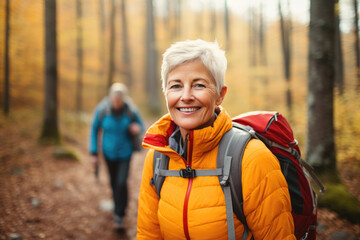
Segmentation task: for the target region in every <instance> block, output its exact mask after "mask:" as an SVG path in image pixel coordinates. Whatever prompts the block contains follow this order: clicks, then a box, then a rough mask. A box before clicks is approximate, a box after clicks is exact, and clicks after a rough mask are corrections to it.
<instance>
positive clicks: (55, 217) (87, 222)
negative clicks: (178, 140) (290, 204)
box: [0, 120, 360, 240]
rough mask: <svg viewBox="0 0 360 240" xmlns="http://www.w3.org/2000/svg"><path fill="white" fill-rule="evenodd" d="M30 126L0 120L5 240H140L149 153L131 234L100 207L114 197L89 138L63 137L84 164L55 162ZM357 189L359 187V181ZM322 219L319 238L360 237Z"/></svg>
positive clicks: (359, 231)
mask: <svg viewBox="0 0 360 240" xmlns="http://www.w3.org/2000/svg"><path fill="white" fill-rule="evenodd" d="M27 124H28V125H27V126H24V125H21V124H20V125H19V124H18V122H16V121H15V122H14V121H12V120H11V121H3V122H2V123H1V122H0V146H1V148H0V206H1V208H0V239H4V240H5V239H21V238H17V237H19V236H21V237H22V239H77V240H82V239H84V240H85V239H109V240H111V239H135V238H136V216H137V202H138V201H137V200H138V191H139V187H140V186H139V185H140V180H141V172H142V167H143V161H144V157H145V151H143V152H141V153H136V154H135V155H134V157H133V159H132V162H131V169H130V176H129V182H128V184H129V191H130V196H129V198H130V199H129V206H128V209H127V214H126V219H125V226H126V230H125V231H123V232H116V231H114V230H113V226H112V217H113V216H112V212H111V211H103V210H101V209H100V207H99V206H100V203H101V202H103V201H104V200H110V199H111V192H110V188H109V184H108V176H107V172H106V166H105V164H104V162H101V165H100V176H99V181H96V180H95V177H94V174H93V168H92V166H91V164H89V163H88V161H87V160H88V155H87V152H86V147H85V145H86V141H87V140H86V139H87V137H86V136H85V135H84V136H83V138H82V139H84V142H85V143H79V141H76V140H74V139H72V138H71V137H66V136H65V137H64V138H65V139H66V141H65V142H66V145H68V146H71V147H72V148H73V149H74V150H75V152H76V153H77V154H78V156H80V158H81V161H80V162H78V161H74V160H69V159H55V158H54V157H53V151H54V147H51V146H40V145H38V144H37V143H36V139H37V132H35V131H33V129H39V126H38V125H37V124H35V123H34V124H32V123H31V122H28V123H27ZM340 169H341V168H340ZM349 184H351V182H350V183H349ZM353 188H356V189H357V187H356V183H353ZM318 215H319V222H320V223H321V226H320V227H321V228H319V234H318V240H322V239H341V240H346V239H360V226H359V225H352V224H349V223H348V222H347V221H344V220H341V219H339V218H338V217H337V215H336V214H334V213H332V212H330V211H328V210H326V209H320V210H319V214H318ZM342 231H346V232H345V235H340V238H332V237H330V236H333V235H334V234H336V233H339V232H340V233H341V232H342ZM16 234H18V235H16ZM342 236H345V237H342ZM346 236H348V237H346Z"/></svg>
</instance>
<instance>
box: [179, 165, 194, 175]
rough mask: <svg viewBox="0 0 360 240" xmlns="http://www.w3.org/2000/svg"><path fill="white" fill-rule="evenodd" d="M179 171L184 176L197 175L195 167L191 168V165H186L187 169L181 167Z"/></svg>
mask: <svg viewBox="0 0 360 240" xmlns="http://www.w3.org/2000/svg"><path fill="white" fill-rule="evenodd" d="M179 173H180V177H182V178H194V177H196V173H195V169H191V168H190V167H189V166H186V169H180V170H179Z"/></svg>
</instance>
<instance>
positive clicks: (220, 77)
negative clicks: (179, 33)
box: [161, 39, 227, 93]
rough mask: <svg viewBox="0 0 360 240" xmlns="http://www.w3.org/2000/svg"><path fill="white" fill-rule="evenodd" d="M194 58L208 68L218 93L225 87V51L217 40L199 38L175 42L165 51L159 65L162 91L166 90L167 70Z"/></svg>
mask: <svg viewBox="0 0 360 240" xmlns="http://www.w3.org/2000/svg"><path fill="white" fill-rule="evenodd" d="M195 59H200V60H201V62H202V63H203V64H204V66H205V67H206V68H207V69H208V70H209V72H210V73H211V75H212V76H213V78H214V80H215V85H216V90H217V92H218V93H220V91H221V89H222V88H223V87H225V72H226V68H227V60H226V57H225V51H223V50H221V49H220V47H219V44H218V43H217V41H214V42H207V41H204V40H201V39H197V40H186V41H181V42H176V43H174V44H172V45H171V46H170V47H169V48H168V49H167V50H166V51H165V53H164V54H163V61H162V65H161V81H162V88H163V91H165V90H166V84H167V76H168V74H169V72H170V71H171V70H172V69H174V68H175V67H176V66H178V65H180V64H182V63H184V62H187V61H191V60H195Z"/></svg>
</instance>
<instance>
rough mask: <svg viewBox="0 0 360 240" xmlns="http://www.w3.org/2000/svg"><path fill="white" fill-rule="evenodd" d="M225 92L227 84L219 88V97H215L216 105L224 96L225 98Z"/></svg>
mask: <svg viewBox="0 0 360 240" xmlns="http://www.w3.org/2000/svg"><path fill="white" fill-rule="evenodd" d="M226 92H227V86H224V87H223V88H222V89H221V90H220V94H219V97H218V98H217V99H216V105H217V106H219V105H220V104H221V103H222V102H223V100H224V98H225V95H226Z"/></svg>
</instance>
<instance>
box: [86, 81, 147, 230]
mask: <svg viewBox="0 0 360 240" xmlns="http://www.w3.org/2000/svg"><path fill="white" fill-rule="evenodd" d="M143 129H144V125H143V123H142V120H141V117H140V114H139V112H138V111H137V109H136V107H135V106H134V104H133V102H132V101H131V99H130V98H129V96H127V88H126V86H125V85H124V84H122V83H114V84H113V85H112V86H111V88H110V91H109V94H108V96H107V97H105V98H104V99H103V100H102V101H101V102H100V103H99V104H98V106H97V107H96V109H95V113H94V117H93V122H92V126H91V134H90V153H91V156H92V158H91V161H92V162H93V163H94V164H97V163H98V161H99V154H98V153H99V150H98V143H99V136H101V135H99V133H100V132H102V140H101V145H102V153H103V156H104V159H105V162H106V165H107V168H108V172H109V177H110V185H111V189H112V195H113V200H114V227H115V228H120V227H123V218H124V216H125V209H126V206H127V202H128V188H127V178H128V173H129V165H130V160H131V156H132V154H133V152H134V151H135V150H137V149H138V146H137V145H138V143H137V142H136V140H137V138H138V136H139V135H140V134H141V133H142V132H143Z"/></svg>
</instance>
